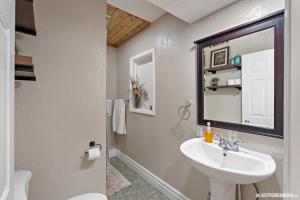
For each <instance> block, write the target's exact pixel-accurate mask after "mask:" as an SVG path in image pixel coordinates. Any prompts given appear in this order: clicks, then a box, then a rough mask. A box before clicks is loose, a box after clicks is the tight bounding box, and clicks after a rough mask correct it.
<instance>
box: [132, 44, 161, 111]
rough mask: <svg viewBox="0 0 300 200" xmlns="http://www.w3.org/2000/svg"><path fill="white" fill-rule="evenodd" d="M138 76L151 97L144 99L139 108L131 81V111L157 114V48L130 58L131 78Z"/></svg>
mask: <svg viewBox="0 0 300 200" xmlns="http://www.w3.org/2000/svg"><path fill="white" fill-rule="evenodd" d="M131 77H135V78H136V77H138V79H139V82H140V84H143V86H144V88H145V89H147V91H148V94H149V99H148V100H147V101H145V100H142V101H141V104H140V106H139V107H138V108H137V107H135V104H134V97H133V96H132V85H131V82H130V81H129V87H130V90H129V111H130V112H135V113H140V114H146V115H153V116H154V115H155V49H154V48H152V49H149V50H146V51H144V52H142V53H140V54H138V55H135V56H133V57H131V58H130V78H131Z"/></svg>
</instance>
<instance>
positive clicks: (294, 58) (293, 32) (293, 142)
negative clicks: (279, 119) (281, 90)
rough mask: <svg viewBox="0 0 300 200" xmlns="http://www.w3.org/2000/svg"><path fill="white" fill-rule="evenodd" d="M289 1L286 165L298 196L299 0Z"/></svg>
mask: <svg viewBox="0 0 300 200" xmlns="http://www.w3.org/2000/svg"><path fill="white" fill-rule="evenodd" d="M288 2H290V12H291V13H290V20H291V21H290V41H291V43H290V45H291V46H290V49H289V50H290V95H289V96H290V102H289V103H290V111H291V112H290V116H289V118H288V119H289V121H288V122H287V125H288V126H289V127H290V135H289V143H287V145H288V147H287V148H286V149H287V150H289V153H290V158H289V159H290V160H289V166H287V167H288V170H289V171H288V172H289V174H288V177H289V178H290V179H289V180H288V183H289V186H290V192H293V193H296V194H298V196H300V171H299V169H300V161H299V151H300V150H299V141H300V134H299V119H300V118H299V113H300V106H299V101H300V90H299V84H300V82H299V74H300V68H299V48H298V46H299V45H300V40H299V34H300V26H299V18H300V13H299V10H300V1H298V0H288Z"/></svg>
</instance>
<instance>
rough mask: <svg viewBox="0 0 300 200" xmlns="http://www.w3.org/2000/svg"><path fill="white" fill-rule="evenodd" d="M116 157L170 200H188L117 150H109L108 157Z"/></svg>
mask: <svg viewBox="0 0 300 200" xmlns="http://www.w3.org/2000/svg"><path fill="white" fill-rule="evenodd" d="M114 156H117V157H118V158H119V159H120V160H122V161H123V162H124V163H125V164H127V165H128V166H129V167H130V168H131V169H132V170H134V171H135V172H136V173H138V174H139V175H141V176H142V177H143V178H144V179H145V180H146V181H147V182H149V183H150V184H152V185H153V186H154V187H155V188H156V189H157V190H159V191H160V192H161V193H163V194H164V195H166V196H167V197H169V198H170V199H171V200H190V199H189V198H188V197H186V196H185V195H184V194H182V193H181V192H179V191H178V190H177V189H175V188H174V187H172V186H171V185H169V184H168V183H166V182H165V181H163V180H162V179H160V178H159V177H157V176H156V175H155V174H153V173H152V172H150V171H149V170H147V169H146V168H144V167H143V166H142V165H140V164H139V163H137V162H136V161H134V160H133V159H131V158H130V157H128V156H127V155H125V154H123V153H122V152H120V151H119V150H118V149H111V150H109V157H114Z"/></svg>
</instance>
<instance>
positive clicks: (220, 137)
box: [215, 134, 225, 143]
mask: <svg viewBox="0 0 300 200" xmlns="http://www.w3.org/2000/svg"><path fill="white" fill-rule="evenodd" d="M215 136H217V137H218V138H219V139H220V143H222V142H224V141H225V138H223V137H222V136H220V135H219V134H215Z"/></svg>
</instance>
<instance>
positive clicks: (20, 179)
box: [14, 171, 31, 200]
mask: <svg viewBox="0 0 300 200" xmlns="http://www.w3.org/2000/svg"><path fill="white" fill-rule="evenodd" d="M30 179H31V172H30V171H15V176H14V200H27V198H28V188H29V181H30Z"/></svg>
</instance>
